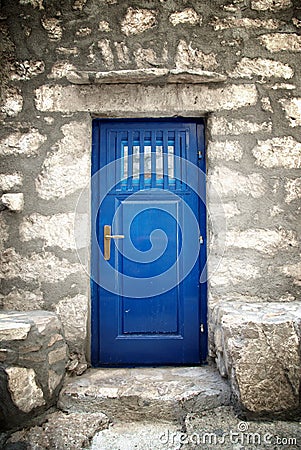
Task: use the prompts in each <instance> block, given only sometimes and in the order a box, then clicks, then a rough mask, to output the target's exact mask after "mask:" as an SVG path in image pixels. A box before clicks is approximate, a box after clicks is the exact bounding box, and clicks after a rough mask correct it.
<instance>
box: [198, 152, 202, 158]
mask: <svg viewBox="0 0 301 450" xmlns="http://www.w3.org/2000/svg"><path fill="white" fill-rule="evenodd" d="M202 157H203V152H202V150H198V158H199V159H201V158H202Z"/></svg>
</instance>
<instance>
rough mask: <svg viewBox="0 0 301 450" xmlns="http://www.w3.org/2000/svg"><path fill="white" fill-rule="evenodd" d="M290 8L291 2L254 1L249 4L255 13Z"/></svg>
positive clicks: (283, 0)
mask: <svg viewBox="0 0 301 450" xmlns="http://www.w3.org/2000/svg"><path fill="white" fill-rule="evenodd" d="M292 6H293V4H292V1H291V0H254V1H252V2H251V9H255V10H257V11H280V10H281V9H288V8H291V7H292Z"/></svg>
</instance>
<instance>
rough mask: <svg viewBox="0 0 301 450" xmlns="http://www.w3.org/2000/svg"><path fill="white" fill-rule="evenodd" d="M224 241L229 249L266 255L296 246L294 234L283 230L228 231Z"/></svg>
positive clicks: (296, 241)
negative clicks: (239, 249) (251, 250)
mask: <svg viewBox="0 0 301 450" xmlns="http://www.w3.org/2000/svg"><path fill="white" fill-rule="evenodd" d="M226 239H227V246H229V247H238V248H244V249H253V250H256V251H258V252H261V253H264V254H267V255H275V254H276V253H277V252H278V251H279V250H280V249H281V250H284V249H289V248H290V247H296V246H298V240H297V238H296V234H295V233H294V232H293V231H291V230H283V229H276V230H273V229H262V228H256V229H249V230H244V231H242V230H229V231H228V232H227V238H226Z"/></svg>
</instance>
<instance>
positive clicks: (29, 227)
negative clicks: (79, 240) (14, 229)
mask: <svg viewBox="0 0 301 450" xmlns="http://www.w3.org/2000/svg"><path fill="white" fill-rule="evenodd" d="M81 219H82V220H84V219H86V220H88V219H87V218H86V216H84V217H82V215H81V214H78V215H77V216H76V220H77V221H80V220H81ZM74 220H75V214H74V213H62V214H54V215H53V216H43V215H42V214H32V215H31V216H28V217H25V218H24V219H23V221H22V222H21V224H20V227H19V231H20V237H21V240H22V241H30V240H32V239H43V240H44V241H45V245H46V247H60V248H62V249H63V250H68V249H75V248H77V247H76V244H75V239H74ZM77 225H78V226H80V225H79V224H77Z"/></svg>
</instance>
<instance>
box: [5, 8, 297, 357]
mask: <svg viewBox="0 0 301 450" xmlns="http://www.w3.org/2000/svg"><path fill="white" fill-rule="evenodd" d="M1 3H2V10H1V17H0V31H1V34H2V37H3V44H2V50H3V57H2V62H1V77H0V78H1V80H2V81H1V92H2V100H3V101H2V105H1V125H2V126H1V139H0V156H1V158H2V166H1V173H0V189H1V192H2V194H1V195H2V197H1V205H2V206H1V208H2V211H1V215H0V228H1V235H0V236H1V243H0V245H1V250H2V256H1V272H0V277H1V281H2V296H1V298H0V307H1V308H2V309H5V310H7V309H16V310H33V309H45V310H49V311H54V312H56V313H57V314H58V315H59V317H60V319H61V321H62V323H63V325H64V327H65V334H66V338H67V340H68V343H69V346H70V349H71V351H76V352H78V353H81V354H82V353H84V352H87V355H89V350H88V349H87V347H88V344H89V338H88V336H87V329H88V326H87V320H88V311H89V277H88V274H87V272H86V271H85V270H84V268H83V267H82V266H81V264H80V263H79V260H78V258H77V253H76V248H75V244H74V238H73V222H74V219H75V209H76V204H77V200H78V197H79V194H80V192H81V190H82V189H83V188H84V187H85V186H87V185H88V183H89V176H90V175H89V173H90V154H91V149H90V147H91V118H92V116H93V115H96V116H102V117H160V116H164V117H171V116H176V115H180V116H181V115H182V116H186V117H189V116H191V117H199V116H205V117H206V118H207V149H208V155H207V159H208V206H209V210H210V215H209V225H208V227H209V230H208V232H209V251H210V265H209V275H210V280H209V281H210V283H209V284H210V304H212V305H214V304H215V303H216V302H218V301H220V300H240V301H241V302H261V301H262V300H264V301H267V302H269V301H276V302H294V301H295V300H296V299H298V297H300V286H301V265H300V259H299V254H300V249H299V247H298V234H299V233H300V217H299V216H300V198H301V182H300V174H299V171H298V169H300V165H301V140H300V126H301V91H300V88H301V77H300V70H301V64H300V55H301V36H300V28H301V9H300V2H299V0H276V1H272V0H234V1H233V2H230V1H228V0H215V1H212V0H204V1H194V2H192V1H189V0H185V1H182V0H181V1H180V0H151V1H144V0H142V1H139V2H138V1H134V0H132V1H130V0H127V1H119V0H66V1H64V2H61V1H58V0H52V1H51V2H48V1H47V2H46V1H45V0H16V1H14V2H11V1H9V0H2V2H1ZM150 68H152V69H156V70H159V69H164V68H166V69H168V70H172V69H177V70H178V71H180V72H181V71H182V72H183V71H184V72H185V71H186V72H187V71H189V70H194V71H198V73H199V74H200V73H203V78H204V79H203V81H202V82H201V83H196V84H189V83H187V82H186V83H185V77H184V82H183V80H182V81H181V82H178V83H170V82H168V81H166V82H164V81H161V83H159V84H158V83H157V84H154V82H152V81H149V82H146V83H145V82H144V83H141V84H139V85H137V84H136V85H135V84H133V76H135V73H137V72H132V75H131V81H130V82H131V84H127V83H126V81H125V80H126V79H125V78H122V79H121V83H120V80H119V84H115V83H117V81H116V77H117V78H118V74H117V75H116V73H115V75H114V73H113V75H112V76H111V75H110V76H111V78H110V79H111V80H112V79H113V80H114V76H115V81H114V82H113V84H109V85H106V84H103V83H104V80H105V76H106V73H107V72H109V71H119V70H121V69H123V70H131V71H135V70H138V69H140V70H142V73H143V71H144V69H150ZM80 71H86V72H89V73H90V74H92V75H93V74H94V75H93V76H90V78H89V74H88V77H87V79H86V81H85V84H81V83H84V82H83V81H81V80H79V84H75V83H76V81H75V80H76V79H77V78H78V77H79V78H80V75H79V74H80ZM95 73H96V74H97V73H100V75H99V78H98V80H99V83H97V82H96V81H95ZM157 73H158V72H157ZM133 74H134V75H133ZM112 77H113V78H112ZM206 77H207V78H206ZM154 78H155V82H156V79H157V81H158V77H157V78H156V72H155V76H154ZM187 79H188V78H186V80H187ZM206 79H207V81H206ZM93 80H94V81H93ZM122 80H123V82H122ZM87 83H88V84H87ZM220 205H222V206H223V208H222V209H223V211H224V213H223V211H222V210H221V208H220ZM224 214H225V216H226V219H227V221H226V229H225V226H224V225H225V222H224ZM88 217H89V211H88V210H87V211H83V212H82V215H81V216H80V220H82V221H83V223H87V222H88ZM210 217H214V221H213V222H215V225H213V222H212V221H211V220H210ZM77 220H79V216H77ZM87 235H88V233H87ZM85 245H87V242H86V243H83V247H84V246H85ZM221 256H223V257H222V259H221ZM213 352H214V350H213Z"/></svg>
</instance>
